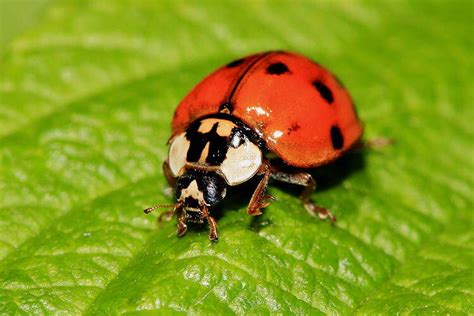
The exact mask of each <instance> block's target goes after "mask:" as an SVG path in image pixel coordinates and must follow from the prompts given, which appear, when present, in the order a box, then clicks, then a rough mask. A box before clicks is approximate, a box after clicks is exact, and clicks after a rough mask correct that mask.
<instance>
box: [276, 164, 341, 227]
mask: <svg viewBox="0 0 474 316" xmlns="http://www.w3.org/2000/svg"><path fill="white" fill-rule="evenodd" d="M271 175H272V177H273V178H274V179H275V180H278V181H282V182H286V183H291V184H297V185H301V186H304V189H303V192H302V193H301V195H300V199H301V201H302V202H303V204H304V207H305V209H306V210H307V211H308V212H309V213H310V214H311V215H317V216H318V217H319V218H321V219H326V218H329V219H330V220H331V221H332V222H335V221H336V217H335V216H334V215H333V214H332V213H331V212H329V211H328V210H327V209H325V208H323V207H320V206H318V205H316V204H314V203H313V202H312V201H311V193H313V192H314V190H316V181H314V179H313V177H312V176H311V175H310V174H309V173H306V172H296V173H286V172H283V171H280V170H274V171H273V172H272V174H271Z"/></svg>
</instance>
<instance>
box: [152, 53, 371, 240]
mask: <svg viewBox="0 0 474 316" xmlns="http://www.w3.org/2000/svg"><path fill="white" fill-rule="evenodd" d="M362 132H363V127H362V123H361V121H360V120H359V119H358V117H357V113H356V110H355V108H354V105H353V103H352V100H351V97H350V95H349V93H348V92H347V90H346V89H345V88H344V86H343V85H342V84H341V82H340V81H339V80H338V79H337V78H336V77H335V76H334V75H333V74H331V73H330V72H329V71H328V70H327V69H325V68H324V67H323V66H321V65H319V64H317V63H315V62H313V61H311V60H310V59H308V58H306V57H305V56H302V55H299V54H295V53H291V52H286V51H270V52H263V53H258V54H254V55H251V56H248V57H244V58H242V59H238V60H235V61H233V62H231V63H229V64H227V65H225V66H223V67H221V68H219V69H217V70H216V71H215V72H213V73H212V74H210V75H209V76H207V77H206V78H205V79H204V80H202V81H201V82H200V83H199V84H198V85H197V86H196V87H195V88H194V89H193V90H192V91H191V92H190V93H189V94H188V95H187V96H186V97H185V98H184V99H183V100H182V101H181V103H180V104H179V106H178V107H177V109H176V111H175V114H174V118H173V123H172V136H171V138H170V140H169V142H168V143H169V154H168V159H167V160H166V161H165V162H164V164H163V171H164V174H165V176H166V179H167V181H168V183H169V184H170V185H171V186H172V187H174V188H175V193H176V200H177V202H176V204H174V205H156V206H153V207H151V208H148V209H146V210H145V213H150V212H151V211H153V210H155V209H157V208H159V207H166V206H167V207H171V206H172V207H173V209H172V210H170V211H168V212H165V213H163V214H162V216H160V219H161V218H162V217H163V216H166V217H168V218H171V216H172V215H176V216H177V221H178V224H177V235H178V236H183V235H184V234H185V233H186V229H187V223H188V222H193V223H200V224H203V223H208V225H209V239H211V240H217V239H218V235H217V224H216V221H215V219H214V218H213V217H212V208H213V207H214V206H216V205H217V204H218V203H219V202H221V201H222V200H223V199H224V198H225V196H226V191H227V189H228V188H229V187H233V186H237V185H240V184H242V183H245V182H247V181H249V180H251V179H253V178H254V177H258V179H259V182H258V185H257V186H256V188H255V191H254V193H253V195H252V197H251V199H250V202H249V204H248V207H247V212H248V214H249V215H252V216H255V215H259V214H261V211H262V209H263V208H265V207H266V206H268V205H269V204H270V203H271V201H273V200H274V198H273V197H272V196H271V195H269V194H267V193H266V189H267V185H268V182H269V180H270V179H271V178H273V179H275V180H277V181H283V182H286V183H291V184H296V185H301V186H303V187H304V190H303V192H302V194H301V197H300V198H301V200H302V202H303V204H304V206H305V208H306V209H307V210H308V211H309V212H310V213H312V214H314V215H318V216H319V217H321V218H329V219H331V220H332V221H334V220H335V217H334V216H333V215H332V214H331V213H330V212H329V211H328V210H326V209H324V208H322V207H319V206H316V205H315V204H314V203H312V202H311V200H310V195H311V193H312V192H313V191H314V190H315V189H316V182H315V181H314V179H313V178H312V176H311V175H310V174H309V173H308V172H306V171H304V169H309V168H314V167H318V166H322V165H325V164H328V163H330V162H332V161H334V160H336V159H337V158H339V157H341V155H343V154H344V153H346V152H347V151H348V150H349V149H351V148H352V147H353V146H354V145H355V144H357V143H358V141H359V140H360V138H361V136H362ZM271 157H276V158H277V160H278V161H280V162H283V163H284V165H286V166H288V167H290V169H291V170H292V171H291V172H288V171H287V170H286V169H285V170H283V169H282V168H279V167H277V164H276V163H274V162H275V159H272V158H271Z"/></svg>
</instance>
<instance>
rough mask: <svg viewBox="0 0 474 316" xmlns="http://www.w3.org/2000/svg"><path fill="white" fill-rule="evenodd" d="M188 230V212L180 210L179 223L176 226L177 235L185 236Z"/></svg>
mask: <svg viewBox="0 0 474 316" xmlns="http://www.w3.org/2000/svg"><path fill="white" fill-rule="evenodd" d="M187 230H188V226H187V225H186V214H185V213H184V212H183V211H180V212H179V214H178V224H177V227H176V235H178V237H183V236H184V234H186V231H187Z"/></svg>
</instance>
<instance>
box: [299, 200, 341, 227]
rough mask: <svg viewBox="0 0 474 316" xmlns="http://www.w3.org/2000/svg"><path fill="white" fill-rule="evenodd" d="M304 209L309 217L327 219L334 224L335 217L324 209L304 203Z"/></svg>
mask: <svg viewBox="0 0 474 316" xmlns="http://www.w3.org/2000/svg"><path fill="white" fill-rule="evenodd" d="M304 207H305V209H306V210H307V211H308V213H309V214H310V215H311V216H318V217H319V218H320V219H329V220H330V221H331V222H332V223H334V222H336V216H334V214H332V213H331V212H330V211H329V210H327V209H325V208H324V207H321V206H317V205H315V204H314V203H312V202H306V203H305V204H304Z"/></svg>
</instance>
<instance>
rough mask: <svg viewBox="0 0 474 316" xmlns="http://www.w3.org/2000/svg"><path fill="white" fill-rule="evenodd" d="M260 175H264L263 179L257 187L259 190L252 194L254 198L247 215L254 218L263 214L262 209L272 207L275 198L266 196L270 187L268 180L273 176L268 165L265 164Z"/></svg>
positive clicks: (248, 207)
mask: <svg viewBox="0 0 474 316" xmlns="http://www.w3.org/2000/svg"><path fill="white" fill-rule="evenodd" d="M259 174H263V177H262V179H261V180H260V182H259V183H258V185H257V188H256V189H255V191H254V192H253V194H252V198H251V199H250V202H249V205H248V206H247V213H248V214H249V215H252V216H256V215H260V214H262V212H261V209H262V208H265V207H267V206H268V205H270V203H271V202H272V201H274V200H275V198H274V197H273V196H272V195H270V194H265V191H266V190H267V186H268V180H270V176H271V168H270V165H269V164H268V163H264V164H263V165H262V168H261V170H260V171H259Z"/></svg>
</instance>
